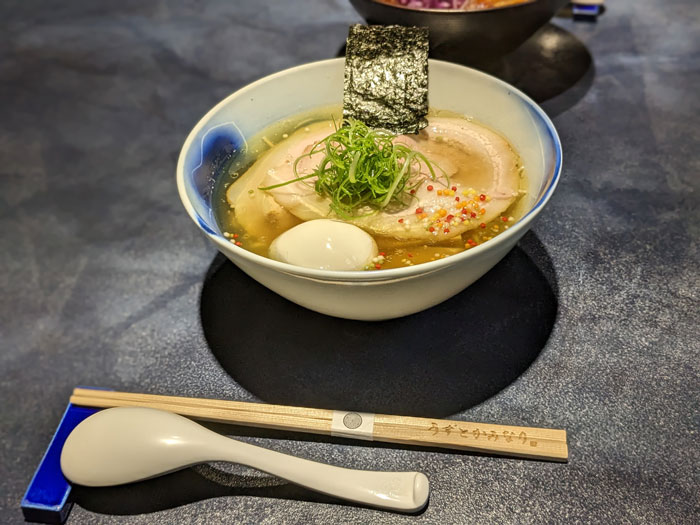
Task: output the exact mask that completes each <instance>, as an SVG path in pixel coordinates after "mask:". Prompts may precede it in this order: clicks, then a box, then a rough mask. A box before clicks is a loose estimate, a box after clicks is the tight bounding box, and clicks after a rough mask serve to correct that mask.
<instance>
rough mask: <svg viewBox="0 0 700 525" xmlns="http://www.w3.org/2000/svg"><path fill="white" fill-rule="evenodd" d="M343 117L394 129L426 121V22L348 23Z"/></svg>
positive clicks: (409, 128)
mask: <svg viewBox="0 0 700 525" xmlns="http://www.w3.org/2000/svg"><path fill="white" fill-rule="evenodd" d="M344 89H345V91H344V96H343V117H344V118H347V119H356V120H360V121H362V122H364V123H365V124H367V125H368V126H369V127H372V128H385V129H388V130H390V131H392V132H394V133H398V134H403V133H417V132H418V131H419V130H421V129H423V128H424V127H425V126H426V125H427V124H428V121H427V120H426V118H425V115H426V114H427V113H428V28H425V27H405V26H365V25H359V24H358V25H353V26H350V31H349V33H348V42H347V50H346V53H345V82H344Z"/></svg>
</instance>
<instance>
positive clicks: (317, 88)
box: [177, 59, 562, 321]
mask: <svg viewBox="0 0 700 525" xmlns="http://www.w3.org/2000/svg"><path fill="white" fill-rule="evenodd" d="M343 71H344V60H343V59H332V60H324V61H320V62H313V63H310V64H305V65H301V66H298V67H294V68H291V69H287V70H285V71H281V72H279V73H276V74H273V75H270V76H268V77H265V78H263V79H261V80H258V81H256V82H254V83H252V84H250V85H248V86H246V87H244V88H242V89H240V90H238V91H236V92H235V93H233V94H232V95H230V96H228V97H227V98H226V99H224V100H223V101H221V102H220V103H219V104H217V105H216V106H215V107H214V108H212V109H211V110H210V111H209V112H208V113H207V114H206V115H204V117H203V118H202V119H201V120H200V121H199V122H198V123H197V125H196V126H195V127H194V129H193V130H192V131H191V132H190V134H189V136H188V137H187V139H186V140H185V143H184V145H183V147H182V151H181V152H180V157H179V159H178V163H177V186H178V190H179V193H180V198H181V199H182V203H183V204H184V206H185V209H186V210H187V213H188V214H189V216H190V217H191V218H192V220H193V221H194V222H195V224H196V225H197V226H198V227H199V228H200V229H201V230H202V231H203V232H204V234H205V235H206V236H207V237H208V238H209V239H210V240H211V242H213V243H214V245H215V246H216V247H217V248H218V249H219V251H221V253H223V254H224V255H225V256H226V257H228V258H229V259H230V260H231V261H232V262H233V263H234V264H235V265H236V266H238V267H239V268H240V269H241V270H242V271H243V272H245V273H246V274H248V275H249V276H250V277H252V278H253V279H255V280H256V281H258V282H259V283H261V284H262V285H264V286H266V287H267V288H269V289H270V290H272V291H273V292H276V293H277V294H279V295H281V296H283V297H285V298H287V299H289V300H290V301H293V302H294V303H297V304H299V305H301V306H303V307H305V308H308V309H310V310H314V311H316V312H320V313H323V314H327V315H331V316H335V317H341V318H346V319H358V320H368V321H370V320H372V321H376V320H382V319H391V318H395V317H402V316H405V315H409V314H413V313H416V312H419V311H422V310H425V309H427V308H430V307H431V306H433V305H436V304H438V303H440V302H442V301H445V300H446V299H448V298H450V297H452V296H453V295H455V294H457V293H459V292H461V291H462V290H464V289H465V288H466V287H468V286H469V285H470V284H472V283H473V282H474V281H476V280H477V279H478V278H479V277H481V276H482V275H484V274H485V273H486V272H487V271H488V270H489V269H491V268H492V267H493V266H494V265H495V264H496V263H497V262H498V261H499V260H501V259H502V258H503V257H504V256H505V255H506V254H507V253H508V251H510V250H511V249H512V248H513V247H514V246H515V244H516V243H517V242H518V240H519V239H520V238H521V237H522V236H523V235H524V234H525V233H526V232H527V231H528V229H529V228H530V225H531V224H532V221H533V220H534V219H535V217H536V216H537V215H538V214H539V213H540V212H541V211H542V210H543V208H544V207H545V205H546V204H547V201H548V200H549V198H550V197H551V195H552V193H553V191H554V189H555V187H556V185H557V181H558V178H559V175H560V172H561V161H562V152H561V144H560V141H559V137H558V136H557V132H556V130H555V129H554V125H553V124H552V122H551V121H550V119H549V118H548V117H547V115H545V113H544V112H543V111H542V110H541V109H540V108H539V107H538V106H537V104H535V102H533V101H532V100H531V99H529V98H528V97H527V96H526V95H524V94H523V93H521V92H520V91H518V90H517V89H515V88H514V87H512V86H510V85H508V84H506V83H504V82H502V81H500V80H498V79H496V78H494V77H491V76H489V75H486V74H484V73H481V72H479V71H476V70H474V69H470V68H467V67H464V66H460V65H456V64H452V63H448V62H441V61H437V60H431V61H430V64H429V83H430V85H429V102H430V106H431V107H433V108H438V109H441V110H448V111H452V112H455V113H459V114H462V115H465V116H468V117H472V118H474V119H475V120H477V121H479V122H480V123H482V124H485V125H486V126H488V127H490V128H492V129H494V130H496V131H498V132H499V133H500V134H502V135H503V136H504V137H506V138H507V139H508V141H509V142H510V143H511V144H512V145H513V146H514V148H515V149H516V150H517V151H518V153H519V154H520V157H521V160H522V161H523V164H524V166H525V170H526V173H527V181H528V184H529V188H528V189H527V194H526V195H525V196H523V197H522V198H523V199H527V202H526V210H527V211H526V212H525V213H524V215H523V216H522V217H521V218H520V219H519V220H518V221H517V222H515V223H514V224H513V225H512V226H510V227H509V229H508V230H506V231H504V232H503V233H501V234H500V235H497V236H496V237H494V238H493V239H491V240H489V241H487V242H485V243H483V244H480V245H478V246H476V247H474V248H471V249H469V250H467V251H464V252H462V253H458V254H456V255H452V256H449V257H446V258H443V259H438V260H435V261H431V262H426V263H423V264H416V265H414V266H408V267H404V268H395V269H386V270H377V271H330V270H317V269H311V268H303V267H299V266H294V265H291V264H287V263H283V262H279V261H276V260H272V259H268V258H266V257H263V256H261V255H257V254H255V253H252V252H249V251H247V250H245V249H243V248H242V247H240V246H236V245H235V244H234V243H232V242H231V240H229V239H227V238H226V237H224V235H223V233H222V231H221V229H220V228H219V226H218V224H217V222H216V220H215V214H214V210H213V207H212V193H213V188H214V184H215V182H216V180H217V177H219V176H223V175H225V173H223V172H224V170H223V169H222V167H223V166H225V165H227V163H228V162H230V161H231V159H232V157H235V156H236V155H237V154H239V153H240V152H241V151H242V149H243V148H245V147H246V144H247V143H246V138H248V137H252V136H254V135H256V134H257V133H258V132H260V131H262V130H263V129H265V128H267V127H268V126H270V125H272V124H274V123H276V122H279V121H280V120H283V119H288V118H290V117H293V116H294V115H297V114H300V113H304V112H307V111H311V110H313V109H315V108H319V107H323V106H330V105H339V104H341V103H342V97H343ZM231 293H233V294H235V290H232V291H231Z"/></svg>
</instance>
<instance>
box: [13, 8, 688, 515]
mask: <svg viewBox="0 0 700 525" xmlns="http://www.w3.org/2000/svg"><path fill="white" fill-rule="evenodd" d="M607 7H608V9H607V12H606V13H605V15H604V16H603V17H602V18H601V19H600V20H599V22H598V23H597V24H582V23H574V22H572V21H571V20H570V19H564V18H561V19H557V20H556V21H555V24H556V26H557V27H558V28H559V29H561V31H560V32H559V33H557V34H565V35H568V36H569V37H570V38H575V40H576V41H577V42H579V43H580V44H581V46H582V47H583V48H584V49H585V50H586V51H587V52H588V53H590V56H591V57H592V66H591V68H590V70H589V71H588V73H587V74H586V75H585V76H584V77H583V78H582V80H581V81H580V82H579V84H577V85H576V86H572V88H571V91H570V92H571V93H573V92H577V93H578V95H577V96H576V97H575V100H574V99H572V100H569V101H568V102H567V101H566V96H567V93H562V94H559V95H557V96H555V97H553V98H551V99H549V100H544V101H543V107H544V108H545V110H547V111H548V112H549V113H550V115H552V117H553V119H554V122H555V125H556V126H557V129H558V130H559V133H560V135H561V139H562V142H563V146H564V151H565V161H564V171H563V177H562V179H561V183H560V185H559V188H558V190H557V192H556V193H555V195H554V197H553V199H552V201H551V203H550V205H549V206H548V207H547V209H546V210H545V211H544V213H542V215H541V216H540V218H538V220H537V221H536V224H535V226H534V234H531V235H529V236H528V237H526V238H525V239H524V241H523V243H522V246H521V248H520V250H521V252H518V253H528V254H529V257H530V259H528V260H532V261H534V264H536V265H537V266H539V267H540V270H541V272H542V273H543V274H545V275H546V276H547V279H549V282H551V283H552V290H553V293H554V296H555V298H556V318H555V319H554V320H553V323H552V326H550V328H551V333H549V334H548V338H547V339H546V342H545V343H543V345H541V346H542V347H541V348H540V349H539V352H538V355H537V357H536V359H534V360H533V361H532V363H531V364H530V365H529V366H527V367H525V369H523V370H522V373H519V374H518V377H517V378H515V379H514V380H512V381H509V384H507V385H502V386H501V387H498V389H497V391H496V392H492V393H490V394H489V395H488V396H486V397H485V398H484V399H480V400H479V402H467V401H465V402H464V404H463V406H460V407H457V409H455V410H453V411H452V412H451V413H440V414H436V415H439V416H444V417H451V418H453V419H456V420H464V421H490V422H503V423H510V424H522V425H532V426H552V427H558V428H565V429H567V430H568V432H569V436H570V461H569V462H568V464H553V463H544V462H534V461H522V460H512V459H503V458H495V457H488V456H479V455H473V454H462V453H444V452H440V451H438V450H419V449H403V448H400V447H386V446H366V445H361V444H358V443H355V442H351V441H342V440H337V439H323V438H315V439H314V438H311V437H308V436H302V435H293V434H284V435H282V434H279V435H278V434H274V433H264V432H262V431H260V432H258V431H256V430H248V431H242V430H240V429H233V430H229V433H231V434H237V435H239V436H241V439H245V440H247V441H249V442H253V443H258V444H262V445H265V446H268V447H271V448H275V449H277V450H281V451H286V452H290V453H293V454H297V455H299V456H303V457H307V458H312V459H316V460H321V461H327V462H330V463H334V464H339V465H345V466H350V467H354V468H371V469H401V470H413V469H416V470H421V471H423V472H425V473H426V474H427V475H428V476H429V478H430V480H431V483H432V495H431V500H430V504H429V506H428V507H427V509H426V510H425V511H424V512H422V513H420V514H418V515H414V516H403V515H399V514H393V513H387V512H382V511H378V510H373V509H366V508H361V507H356V506H353V505H342V504H339V503H338V502H337V501H334V500H330V499H328V498H323V497H320V498H319V497H317V496H315V495H313V494H311V493H309V492H306V491H302V490H301V489H298V490H297V489H294V487H290V486H288V485H282V484H280V483H278V482H277V481H276V480H274V479H271V478H268V477H265V476H262V475H260V474H257V473H255V472H253V471H247V470H243V469H238V468H235V467H223V466H222V467H200V468H197V469H190V470H188V471H185V472H184V473H181V474H179V475H178V474H173V475H171V476H169V477H167V478H164V479H163V480H160V481H153V482H146V483H144V484H139V485H134V486H132V487H130V488H126V489H123V490H116V489H103V490H92V491H90V490H85V491H83V492H80V493H78V494H77V495H76V499H77V502H78V503H77V504H76V505H75V507H74V509H73V511H72V514H71V515H70V517H69V523H141V524H146V523H148V524H154V523H163V524H165V523H218V522H227V523H333V522H335V523H370V522H371V523H569V522H571V523H577V522H578V523H692V522H696V523H697V521H696V520H697V516H698V511H699V510H700V507H699V503H698V486H699V482H700V470H699V460H700V454H699V452H698V451H699V448H698V438H699V437H700V436H699V434H698V422H699V420H698V406H699V401H700V395H699V384H698V371H699V367H700V366H699V363H700V359H699V352H698V346H699V344H700V343H699V341H700V330H699V328H698V327H699V326H700V323H699V322H698V313H699V307H698V306H699V301H700V296H699V286H698V285H699V279H698V262H699V260H698V246H697V243H698V225H699V216H698V204H699V203H698V190H699V189H700V184H699V173H700V162H699V160H700V157H699V155H698V148H699V147H700V144H699V143H698V137H699V136H700V130H699V128H698V124H697V120H698V118H699V117H700V102H699V98H698V86H700V48H699V44H700V5H699V4H698V3H697V2H696V0H686V1H682V0H676V1H669V2H653V1H651V0H620V1H611V2H608V6H607ZM358 21H359V18H358V16H357V14H356V13H355V12H354V11H353V10H352V8H351V7H350V5H349V3H347V2H345V1H341V0H334V1H332V0H327V1H323V0H303V1H302V0H299V1H294V2H282V1H271V2H247V1H233V0H227V1H214V0H212V1H207V2H195V1H183V2H165V1H151V2H142V1H134V0H127V1H111V0H110V1H100V2H93V1H85V0H72V1H67V2H66V1H43V2H39V1H36V0H30V1H19V0H17V1H11V0H10V1H8V0H5V1H4V2H2V3H1V4H0V374H1V375H0V400H1V402H0V436H1V437H0V440H1V441H0V522H2V523H20V522H22V519H23V518H22V514H21V511H20V509H19V502H20V499H21V497H22V494H23V492H24V489H25V487H26V485H27V483H28V481H29V480H30V478H31V475H32V473H33V471H34V468H35V467H36V465H37V463H38V461H39V459H40V457H41V455H42V453H43V451H44V449H45V447H46V445H47V443H48V440H49V439H50V437H51V435H52V432H53V430H54V429H55V426H56V424H57V423H58V420H59V418H60V415H61V413H62V410H63V408H64V407H65V404H66V402H67V398H68V395H69V393H70V391H71V389H72V388H73V387H74V386H76V385H81V384H82V385H98V386H108V387H112V388H116V389H120V390H127V391H137V392H138V391H145V392H153V393H165V394H180V395H189V396H209V397H218V398H228V399H237V400H262V401H267V402H272V401H274V402H285V401H287V402H290V403H291V402H293V401H296V400H299V399H302V398H303V399H304V400H307V401H309V402H314V401H316V402H317V404H318V405H325V406H327V405H331V406H332V403H333V402H336V401H342V400H352V392H345V391H342V389H339V391H338V393H337V395H336V397H332V396H331V395H330V394H324V396H325V397H323V396H321V395H320V394H319V392H318V389H317V388H316V385H320V384H322V381H321V380H320V379H318V378H319V377H321V375H319V376H318V377H316V376H312V375H310V374H309V375H305V370H304V369H303V367H299V369H295V368H294V367H293V366H290V367H288V369H287V371H286V374H287V375H286V376H285V377H282V376H283V375H284V371H278V372H277V373H278V374H279V381H281V382H282V384H284V385H290V384H291V385H298V390H295V389H294V388H293V387H292V388H290V389H289V396H287V397H285V395H284V393H280V392H279V391H274V392H273V390H272V389H273V388H274V385H275V384H277V383H275V381H269V382H267V383H266V382H265V381H264V379H265V378H259V380H258V382H257V383H256V382H255V381H252V380H249V382H248V383H246V384H247V385H249V386H250V385H257V386H256V387H255V388H252V387H250V388H246V387H243V386H241V384H240V382H239V381H237V380H236V379H234V377H237V376H236V373H237V372H236V368H235V364H234V365H232V367H228V368H227V366H228V365H225V362H226V361H225V359H221V358H220V357H219V358H217V356H215V354H214V352H213V351H212V350H211V348H210V345H209V344H208V340H207V339H206V338H205V335H206V334H205V330H204V328H203V324H202V322H201V318H200V309H201V308H202V307H200V301H201V300H202V297H203V294H202V290H203V287H204V286H206V285H205V275H206V274H207V271H208V269H209V268H210V266H211V267H212V268H215V267H216V265H217V264H220V263H221V261H220V260H219V259H216V260H215V256H216V252H215V249H214V248H213V247H212V246H210V245H209V244H208V243H207V242H206V240H205V239H204V238H203V236H202V235H201V234H200V233H199V232H198V231H197V230H196V228H195V227H194V225H193V224H192V223H191V221H190V219H189V218H188V217H187V215H186V214H185V213H184V210H183V208H182V205H181V204H180V201H179V199H178V196H177V192H176V188H175V184H174V172H175V163H176V159H177V155H178V153H179V148H180V146H181V144H182V142H183V140H184V138H185V136H186V135H187V133H188V132H189V130H190V129H191V127H192V126H193V125H194V124H195V123H196V121H197V120H198V118H199V117H200V116H201V115H202V114H204V112H205V111H206V110H207V109H208V108H210V107H211V106H213V105H214V104H215V103H216V102H217V101H219V100H220V99H222V98H224V97H225V96H226V95H228V94H229V93H231V92H233V91H234V90H236V89H237V88H240V87H241V86H244V85H245V84H247V83H249V82H251V81H253V80H255V79H257V78H260V77H262V76H264V75H266V74H269V73H272V72H275V71H278V70H280V69H283V68H286V67H290V66H294V65H297V64H301V63H304V62H308V61H312V60H317V59H323V58H328V57H332V56H335V55H336V53H337V52H338V51H339V49H340V47H341V45H342V43H343V41H344V38H345V35H346V32H347V26H348V24H350V23H354V22H358ZM549 51H550V52H552V53H553V52H555V51H556V50H553V49H551V48H550V50H549ZM526 76H527V75H526ZM576 90H578V91H576ZM533 247H535V248H537V249H535V248H533ZM538 250H539V251H538ZM538 254H539V255H538ZM514 257H515V256H514ZM509 260H510V261H511V263H510V264H514V263H512V261H514V260H515V259H513V258H511V259H509ZM212 261H214V266H212ZM546 261H548V262H546ZM545 262H546V264H545ZM547 265H549V266H547ZM222 268H224V270H222V271H226V272H229V273H231V274H232V275H234V277H235V278H236V279H238V280H239V281H238V282H241V283H244V285H245V283H246V281H245V280H244V277H242V276H241V275H238V274H236V273H235V272H236V270H235V269H234V268H233V267H230V268H229V267H228V266H227V265H222ZM246 286H247V285H246ZM260 293H262V292H260ZM464 293H471V292H469V290H468V291H467V292H464ZM474 293H476V292H474ZM266 297H267V296H266ZM271 301H272V300H271ZM523 308H525V307H523ZM261 312H262V314H261V315H264V310H261ZM299 312H302V313H301V314H300V316H303V315H305V313H304V312H306V311H304V310H299ZM309 315H311V314H309ZM269 324H270V326H271V327H273V328H272V331H274V326H275V319H274V318H272V319H270V320H269ZM241 330H245V327H241ZM360 330H361V328H360ZM487 333H488V334H489V336H490V337H492V338H494V341H495V340H496V339H495V338H498V336H499V332H498V330H497V329H496V330H492V331H490V332H488V331H487ZM448 335H449V334H448ZM259 337H260V344H261V345H264V344H265V337H266V334H265V333H264V331H261V333H260V334H259ZM447 340H449V339H447ZM481 343H482V344H483V345H484V351H488V347H489V346H488V343H489V342H488V341H482V342H481ZM409 346H410V345H409ZM278 351H279V352H280V353H282V352H284V349H281V348H280V349H278ZM411 351H412V352H413V353H412V354H411V355H412V356H416V355H417V354H416V350H415V349H414V350H411ZM449 351H450V350H449V348H447V349H444V352H445V355H449ZM328 352H329V358H328V359H329V361H328V363H329V364H328V369H327V370H323V368H322V367H323V366H324V365H323V364H321V365H316V366H317V368H316V369H315V370H316V371H319V370H321V371H322V372H324V373H326V374H330V375H333V374H334V373H338V370H334V369H332V366H334V365H333V364H334V363H336V364H337V363H338V362H339V361H337V360H335V361H333V360H331V357H333V359H337V358H338V356H333V355H332V352H333V350H332V349H329V350H328ZM419 357H420V356H419ZM421 359H422V360H425V361H424V362H425V363H430V362H437V361H438V360H439V359H440V356H438V355H437V354H427V353H426V354H425V355H423V356H422V357H421ZM271 361H274V359H273V360H271ZM340 362H342V359H341V360H340ZM242 363H243V361H242ZM245 363H249V362H248V361H245ZM355 364H356V363H355ZM240 366H241V367H243V366H244V365H243V364H241V365H240ZM245 366H247V365H245ZM366 366H367V369H368V370H369V369H370V368H371V367H372V364H371V363H367V364H366ZM418 366H420V361H418ZM504 366H505V365H504ZM232 371H233V372H232ZM341 372H343V371H342V370H341ZM350 372H352V373H356V372H357V370H352V371H350ZM362 372H363V370H360V373H362ZM455 372H457V370H455ZM261 373H262V372H261ZM368 373H369V372H368ZM251 377H252V376H251ZM273 379H274V378H273ZM383 379H384V380H385V381H386V387H385V388H386V392H387V395H390V394H391V395H394V396H395V398H396V399H399V398H402V399H404V400H405V402H406V403H407V404H406V406H407V408H406V412H408V413H411V409H410V406H411V399H412V398H414V397H415V399H419V400H420V402H421V403H423V405H422V406H423V407H428V408H429V407H430V406H431V405H430V401H431V399H433V400H436V402H437V400H439V399H444V398H445V396H448V395H450V396H455V395H458V394H459V386H458V387H455V386H454V385H451V386H450V388H452V390H450V391H449V392H448V391H447V388H448V387H447V386H443V385H447V383H449V381H447V380H446V379H445V378H444V377H432V378H428V379H429V381H428V386H427V387H426V386H425V385H424V384H418V383H417V382H413V383H411V382H404V383H401V382H397V381H393V382H392V379H391V378H390V377H385V378H383ZM261 385H262V386H261ZM265 385H269V386H265ZM319 388H320V387H319ZM426 388H429V391H428V394H429V395H427V394H426ZM443 388H444V389H445V390H444V391H443ZM455 388H456V390H455ZM465 389H466V386H465ZM297 391H298V392H299V394H298V395H296V394H295V392H297ZM465 391H466V390H465ZM455 392H457V394H455ZM302 394H303V395H302ZM304 396H306V397H304ZM420 396H423V397H420ZM368 399H370V401H368V404H369V405H371V406H370V408H372V407H375V406H380V405H381V403H374V404H372V402H371V401H372V400H371V398H368ZM392 399H394V398H392ZM392 402H393V401H392ZM337 408H343V407H337ZM202 480H204V481H206V483H204V482H203V481H202ZM256 487H257V488H256ZM256 490H259V491H260V492H256ZM266 491H267V492H266ZM195 492H196V493H195Z"/></svg>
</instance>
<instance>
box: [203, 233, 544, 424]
mask: <svg viewBox="0 0 700 525" xmlns="http://www.w3.org/2000/svg"><path fill="white" fill-rule="evenodd" d="M521 245H528V246H529V247H530V248H529V249H528V252H531V253H534V252H537V253H540V254H543V256H531V255H528V253H526V251H525V250H524V249H523V248H522V247H517V248H515V249H514V250H513V251H512V252H511V253H510V254H509V255H507V256H506V257H505V258H504V259H503V260H502V261H501V262H500V263H499V264H498V265H496V266H495V267H494V268H493V269H492V270H491V271H490V272H489V273H487V274H486V275H485V276H484V277H482V278H481V279H480V280H479V281H477V282H476V283H475V284H473V285H472V286H470V287H469V288H467V289H466V290H464V291H463V292H461V293H459V294H458V295H456V296H455V297H453V298H451V299H450V300H448V301H445V302H444V303H442V304H439V305H437V306H435V307H433V308H431V309H429V310H427V311H424V312H420V313H418V314H414V315H411V316H408V317H403V318H400V319H393V320H390V321H381V322H364V321H350V320H346V319H338V318H334V317H329V316H326V315H322V314H319V313H316V312H312V311H310V310H307V309H305V308H303V307H301V306H298V305H296V304H294V303H292V302H290V301H288V300H286V299H284V298H282V297H280V296H279V295H277V294H275V293H273V292H271V291H270V290H268V289H267V288H265V287H264V286H262V285H260V284H259V283H257V282H256V281H254V280H253V279H251V278H250V277H248V276H247V275H246V274H244V273H243V272H242V271H240V270H239V269H238V268H237V267H236V266H234V265H233V264H232V263H230V262H229V261H228V260H227V259H225V258H224V257H223V256H222V255H218V256H217V257H216V258H215V259H214V261H213V263H212V265H211V267H210V269H209V272H208V275H207V277H206V279H205V282H204V287H203V290H202V296H201V320H202V327H203V330H204V335H205V337H206V340H207V342H208V344H209V346H210V348H211V351H212V352H213V353H214V355H215V356H216V358H217V359H218V360H219V362H220V363H221V365H222V366H223V367H224V369H225V370H226V371H227V372H228V373H229V374H230V375H231V376H232V377H233V378H234V379H235V381H236V382H237V383H239V384H240V385H241V386H243V387H244V388H246V389H247V390H249V391H250V392H251V393H253V394H254V395H256V396H257V397H259V398H260V399H262V400H264V401H266V402H269V403H278V404H287V405H299V406H311V407H319V408H320V407H326V408H336V409H346V410H364V411H370V412H383V413H391V414H410V415H425V416H427V415H430V416H431V417H443V416H448V415H450V414H454V413H457V412H459V411H461V410H463V409H465V408H467V407H471V406H473V405H476V404H478V403H480V402H482V401H484V400H485V399H487V398H488V397H490V396H492V395H493V394H495V393H497V392H498V391H500V390H501V389H503V388H504V387H506V386H507V385H508V384H510V383H511V382H512V381H513V380H514V379H515V378H517V377H518V376H519V375H520V374H521V373H522V372H523V371H524V370H525V369H527V367H528V366H529V365H530V364H531V363H532V361H533V360H534V359H535V358H536V357H537V355H538V354H539V352H540V350H541V349H542V347H543V346H544V344H545V342H546V341H547V338H548V337H549V334H550V331H551V329H552V326H553V324H554V320H555V318H556V312H557V298H556V291H555V290H553V286H554V287H556V284H555V283H553V284H550V281H552V280H553V277H550V279H548V278H547V277H546V275H548V276H553V275H554V272H553V270H552V268H551V262H550V261H549V258H548V257H547V256H546V252H545V251H544V248H542V246H541V244H540V243H539V241H538V240H537V238H536V237H535V236H534V235H533V234H530V235H528V236H527V237H526V241H525V244H523V243H521ZM533 257H534V258H533ZM535 260H537V262H535ZM540 267H542V268H540Z"/></svg>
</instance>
